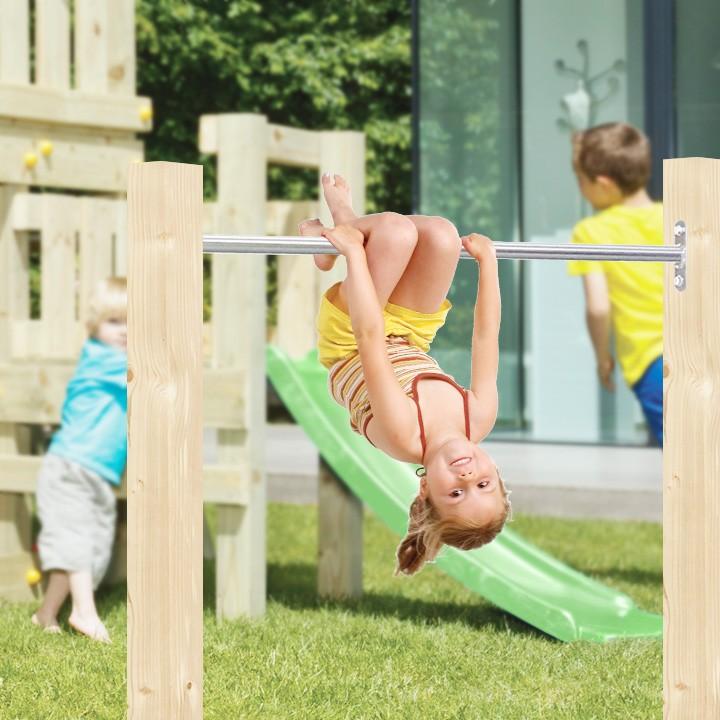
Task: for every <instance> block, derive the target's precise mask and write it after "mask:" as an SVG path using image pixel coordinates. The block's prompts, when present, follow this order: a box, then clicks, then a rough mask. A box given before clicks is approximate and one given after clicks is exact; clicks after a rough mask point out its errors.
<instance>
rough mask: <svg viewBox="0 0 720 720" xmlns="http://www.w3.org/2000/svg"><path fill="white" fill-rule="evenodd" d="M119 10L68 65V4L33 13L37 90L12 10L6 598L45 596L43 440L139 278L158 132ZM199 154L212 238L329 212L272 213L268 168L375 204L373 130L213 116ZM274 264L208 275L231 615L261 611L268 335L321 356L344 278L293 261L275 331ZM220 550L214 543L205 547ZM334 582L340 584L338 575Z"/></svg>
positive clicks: (211, 474)
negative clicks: (144, 169) (210, 165)
mask: <svg viewBox="0 0 720 720" xmlns="http://www.w3.org/2000/svg"><path fill="white" fill-rule="evenodd" d="M109 7H110V6H109V5H108V4H106V3H105V2H85V1H84V0H77V1H76V3H75V22H74V23H73V27H74V47H75V54H74V57H73V58H71V54H70V43H69V38H70V27H71V18H70V15H69V12H68V5H67V3H65V2H46V3H38V4H37V7H36V12H37V16H36V22H35V52H36V57H37V61H36V65H35V67H34V73H33V77H32V78H31V72H30V48H29V47H28V46H27V42H26V43H25V45H23V44H22V40H23V38H25V39H27V38H28V37H29V33H28V32H25V33H23V32H18V28H26V29H27V28H29V22H30V19H29V11H28V4H27V2H25V1H24V0H23V1H22V2H21V1H19V0H18V2H12V3H8V2H5V3H0V49H1V50H0V159H1V160H2V162H0V598H3V599H6V600H10V601H28V600H33V599H35V598H37V597H38V596H39V594H40V592H41V590H42V588H41V587H40V586H37V585H35V586H33V585H29V584H28V582H27V581H26V572H27V570H28V569H29V568H31V567H32V566H33V563H34V560H35V559H34V557H33V553H32V545H33V537H32V528H31V512H32V502H31V501H32V494H33V493H34V491H35V485H36V479H37V473H38V470H39V467H40V464H41V462H42V456H41V455H37V454H36V455H33V454H32V450H33V448H32V447H31V445H32V443H31V436H32V433H31V428H32V426H33V425H35V426H37V425H46V426H47V425H56V424H58V423H59V421H60V411H61V408H62V402H63V399H64V394H65V388H66V386H67V383H68V381H69V380H70V378H71V376H72V373H73V371H74V367H75V364H76V362H77V358H78V355H79V351H80V348H81V346H82V343H83V341H84V339H85V329H84V321H85V318H86V315H87V304H88V298H89V295H90V293H91V292H92V290H93V288H94V285H95V284H96V282H97V281H99V280H100V279H102V278H105V277H107V276H109V275H115V274H117V275H125V274H126V273H127V263H128V260H127V208H126V199H125V195H126V192H127V184H128V173H129V169H130V168H131V167H132V166H133V165H134V164H135V163H137V162H140V161H141V160H142V159H143V144H142V142H141V141H139V140H137V139H136V133H139V132H146V131H149V130H150V129H151V118H152V105H151V102H150V100H149V99H148V98H143V97H137V96H136V95H135V47H134V26H133V18H134V3H133V2H132V0H123V2H113V4H112V11H113V16H112V17H113V22H112V23H109V22H108V15H107V12H109V9H108V8H109ZM118 10H120V12H117V11H118ZM116 13H117V14H116ZM60 38H64V39H65V40H66V41H67V42H66V41H64V40H63V41H61V39H60ZM11 50H12V52H11ZM98 58H100V59H101V60H102V62H98ZM103 63H104V64H103ZM71 66H72V67H73V68H74V85H72V86H71V77H70V76H71V72H70V68H71ZM199 149H200V150H201V151H202V152H203V153H206V154H208V155H214V156H216V157H217V188H218V189H217V197H216V199H215V201H214V202H209V203H205V204H204V207H203V212H202V218H201V221H202V229H203V231H204V232H206V233H212V232H215V231H216V230H218V229H222V230H223V231H230V232H236V233H260V234H266V233H267V234H287V233H294V232H295V229H296V226H297V223H298V222H299V220H301V219H303V218H306V217H309V216H316V215H318V214H320V213H319V211H318V203H317V202H316V201H309V202H308V201H305V202H289V201H277V200H275V201H268V200H267V197H266V184H267V179H266V178H267V166H268V163H276V164H284V165H291V166H298V167H314V168H316V169H318V170H319V168H320V167H323V168H326V169H327V168H330V169H332V170H334V171H336V172H340V173H343V174H344V175H346V176H347V177H348V178H350V180H351V182H352V183H353V190H354V202H355V206H356V208H358V209H359V210H362V208H363V206H364V154H365V150H364V136H363V135H362V133H358V132H351V131H308V130H301V129H296V128H289V127H284V126H280V125H273V124H270V123H269V122H268V121H267V118H265V117H264V116H262V115H250V114H228V115H216V116H211V115H206V116H203V117H202V118H200V119H199ZM319 186H320V183H319V172H318V188H319ZM50 188H51V189H50ZM63 190H64V191H65V194H63V192H62V191H63ZM67 190H71V191H72V192H73V194H72V195H70V194H67ZM80 193H81V194H80ZM325 220H326V221H328V220H329V218H328V217H327V216H326V217H325ZM34 250H36V251H39V255H40V265H41V288H40V311H39V316H38V317H33V316H32V313H31V303H30V264H31V263H30V258H31V254H32V251H34ZM265 262H266V260H265V258H263V257H250V256H247V257H223V258H217V259H215V260H213V261H212V262H211V273H212V314H211V319H210V321H209V322H208V323H206V324H205V326H204V328H203V355H202V367H203V377H204V388H205V390H204V396H203V405H204V414H203V423H204V426H205V427H206V428H214V429H216V430H217V433H218V462H217V464H215V465H207V466H205V467H204V468H203V489H202V494H203V499H204V501H205V502H207V503H213V504H215V505H216V506H217V532H216V535H215V537H214V539H211V541H212V540H214V553H215V558H216V613H217V616H218V617H219V618H234V617H238V616H239V615H250V616H257V615H261V614H263V612H264V610H265V595H266V590H265V572H266V571H265V495H266V492H265V476H264V469H263V452H264V445H263V441H264V430H263V428H264V423H265V402H266V399H265V356H264V352H265V342H266V339H267V337H268V335H269V334H270V333H272V334H273V336H274V338H273V339H274V340H275V341H276V342H277V343H278V344H279V345H280V346H281V347H283V348H284V349H286V350H287V351H289V352H291V353H293V354H302V353H304V352H306V351H307V350H309V349H310V348H311V347H312V345H313V343H314V319H315V314H316V311H317V304H318V302H319V298H320V292H321V290H322V289H323V288H324V287H326V286H327V285H328V284H330V283H332V282H334V279H335V278H336V277H337V275H338V273H339V272H341V268H338V269H336V270H335V271H333V272H330V273H319V272H318V271H317V270H316V269H315V267H314V264H313V263H312V261H311V260H309V259H308V258H296V257H284V258H280V259H279V263H278V276H279V277H278V279H279V286H280V288H281V291H280V292H279V295H278V322H277V327H276V328H274V329H268V328H267V327H266V303H265ZM326 484H327V483H326ZM331 492H332V490H331ZM126 494H127V489H126V483H123V485H122V486H121V487H120V488H119V491H118V492H117V496H118V498H119V499H120V501H121V507H120V512H119V514H118V529H117V540H116V546H115V551H114V553H113V562H112V565H111V568H110V569H109V571H108V575H107V577H106V582H110V583H112V582H117V581H120V580H123V579H124V578H125V568H126V544H127V526H126V524H125V512H124V502H125V498H126ZM131 537H132V535H131ZM326 537H328V538H330V541H331V540H332V538H331V537H330V536H329V535H327V534H326ZM208 544H209V543H208V542H207V538H206V551H207V550H209V549H210V550H212V548H208ZM131 546H132V543H131ZM331 575H332V573H331ZM341 580H342V578H341ZM328 583H329V584H328ZM333 583H334V584H333ZM323 587H325V589H326V590H327V591H328V592H331V591H333V590H335V589H337V587H338V586H337V583H336V582H335V581H334V579H333V577H330V578H329V580H327V581H325V584H324V586H323V585H322V584H321V589H322V588H323ZM341 590H342V587H341V588H340V591H341Z"/></svg>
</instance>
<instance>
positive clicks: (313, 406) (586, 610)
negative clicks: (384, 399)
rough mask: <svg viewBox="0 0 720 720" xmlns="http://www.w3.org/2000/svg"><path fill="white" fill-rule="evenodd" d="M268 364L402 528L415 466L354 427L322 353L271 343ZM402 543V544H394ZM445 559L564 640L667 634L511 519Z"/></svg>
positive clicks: (370, 502)
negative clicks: (294, 352) (298, 353)
mask: <svg viewBox="0 0 720 720" xmlns="http://www.w3.org/2000/svg"><path fill="white" fill-rule="evenodd" d="M267 372H268V376H269V377H270V380H271V381H272V383H273V385H274V387H275V389H276V391H277V393H278V395H279V396H280V398H281V399H282V401H283V403H284V404H285V406H286V407H287V408H288V410H289V411H290V413H291V414H292V415H293V417H294V418H295V420H296V421H297V422H298V423H299V424H300V425H301V426H302V428H303V429H304V430H305V432H306V433H307V435H308V436H309V437H310V439H311V440H312V441H313V443H315V445H316V446H317V448H318V450H319V452H320V454H321V455H322V457H323V458H324V459H325V461H326V462H327V463H328V465H329V466H330V467H331V468H332V469H333V471H334V472H335V473H336V474H337V476H338V477H339V478H341V479H342V481H343V482H344V483H345V484H346V485H347V486H348V487H349V488H350V489H351V490H352V492H353V493H354V494H355V495H357V497H359V498H360V499H361V500H362V501H363V502H364V503H365V504H366V505H367V506H368V507H370V508H371V509H372V511H373V512H374V513H375V514H376V515H377V516H378V517H379V518H380V519H381V520H382V521H383V522H384V523H386V524H387V526H388V527H389V528H391V529H392V530H393V531H394V532H396V533H397V534H398V535H399V536H400V535H404V534H405V531H406V527H407V517H408V516H407V512H408V508H409V506H410V503H411V501H412V499H413V498H414V497H415V494H416V493H417V478H416V476H415V473H414V467H413V466H411V465H407V464H405V463H400V462H397V461H396V460H393V459H392V458H390V457H388V456H387V455H385V454H384V453H382V452H380V451H379V450H376V449H375V448H374V447H372V446H371V445H370V444H369V443H368V442H367V441H366V440H365V438H363V437H361V436H360V435H357V434H356V433H354V432H353V431H352V430H351V429H350V425H349V421H348V415H347V412H346V411H345V409H344V408H342V407H340V406H339V405H338V404H337V403H335V401H334V400H333V399H332V397H330V394H329V392H328V389H327V371H326V370H325V368H323V366H322V365H320V363H319V362H318V361H317V355H316V353H314V352H313V353H310V354H308V356H307V357H305V358H303V359H302V360H291V359H290V358H288V356H287V355H285V354H284V353H283V352H282V351H280V350H278V349H277V348H275V347H272V346H270V347H268V349H267ZM393 549H394V548H393ZM437 566H438V567H439V568H441V569H442V570H443V571H444V572H446V573H447V574H448V575H450V576H451V577H453V578H455V579H456V580H458V581H459V582H461V583H462V584H463V585H465V586H466V587H468V588H469V589H470V590H472V591H474V592H477V593H479V594H480V595H482V596H483V597H485V598H487V599H488V600H489V601H490V602H492V603H494V604H495V605H497V606H498V607H500V608H502V609H503V610H505V611H506V612H509V613H512V614H513V615H515V616H517V617H518V618H520V619H521V620H524V621H525V622H527V623H529V624H530V625H534V626H535V627H536V628H539V629H540V630H542V631H543V632H545V633H548V634H549V635H552V636H553V637H556V638H558V639H559V640H564V641H572V640H592V641H599V642H603V641H607V640H611V639H614V638H620V637H660V636H662V617H661V616H659V615H655V614H652V613H648V612H645V611H643V610H640V609H639V608H638V607H637V606H636V605H635V603H634V602H633V601H632V599H631V598H630V597H628V596H627V595H625V594H624V593H621V592H618V591H616V590H611V589H610V588H608V587H606V586H604V585H602V584H601V583H598V582H596V581H595V580H592V579H590V578H589V577H587V576H585V575H583V574H581V573H579V572H577V571H576V570H573V569H572V568H570V567H568V566H567V565H564V564H563V563H561V562H559V561H558V560H556V559H555V558H553V557H552V556H550V555H548V554H547V553H545V552H543V551H542V550H540V549H539V548H537V547H535V546H534V545H532V544H531V543H529V542H527V541H526V540H523V539H522V538H521V537H520V536H519V535H518V534H517V533H515V532H513V531H512V530H511V529H510V528H508V527H506V528H505V529H504V530H503V532H502V533H501V534H500V535H499V536H498V537H497V538H496V539H495V540H494V541H493V542H492V543H490V544H489V545H486V546H485V547H482V548H480V549H478V550H471V551H469V552H461V551H459V550H456V549H455V548H450V547H446V548H445V549H444V550H443V551H442V552H441V554H440V556H439V557H438V559H437Z"/></svg>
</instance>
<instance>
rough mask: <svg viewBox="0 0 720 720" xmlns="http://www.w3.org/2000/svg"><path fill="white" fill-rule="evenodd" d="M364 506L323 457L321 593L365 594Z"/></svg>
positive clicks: (334, 595)
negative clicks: (363, 553) (363, 559)
mask: <svg viewBox="0 0 720 720" xmlns="http://www.w3.org/2000/svg"><path fill="white" fill-rule="evenodd" d="M362 522H363V506H362V503H361V502H360V500H358V499H357V498H356V497H355V496H354V495H353V494H352V493H351V492H350V490H348V488H347V487H346V486H345V485H344V484H343V483H342V482H341V481H340V480H339V479H338V478H337V476H336V475H335V473H333V471H332V470H331V469H330V467H329V466H328V465H327V464H326V463H325V461H324V460H322V459H321V460H320V473H319V476H318V593H319V594H320V595H321V596H323V597H332V598H347V597H360V595H362V546H363V536H362V529H363V528H362Z"/></svg>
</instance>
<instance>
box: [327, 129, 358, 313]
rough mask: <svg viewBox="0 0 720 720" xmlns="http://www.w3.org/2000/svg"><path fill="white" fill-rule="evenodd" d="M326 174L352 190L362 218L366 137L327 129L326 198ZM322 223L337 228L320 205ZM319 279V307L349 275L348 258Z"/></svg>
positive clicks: (340, 260)
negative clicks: (340, 178)
mask: <svg viewBox="0 0 720 720" xmlns="http://www.w3.org/2000/svg"><path fill="white" fill-rule="evenodd" d="M324 172H332V173H337V174H339V175H342V176H343V177H344V178H345V179H346V180H347V181H348V182H349V183H350V188H351V191H352V204H353V208H354V210H355V212H356V213H357V214H358V215H363V214H364V213H365V135H364V134H363V133H361V132H355V131H354V130H324V131H322V132H321V133H320V167H319V172H318V188H319V197H321V198H322V184H321V182H320V176H321V175H322V173H324ZM320 220H321V221H322V223H323V225H333V222H332V218H331V216H330V211H329V210H328V208H327V205H326V204H325V203H324V202H321V203H320ZM318 274H319V280H318V290H319V292H318V300H317V302H318V306H319V302H320V297H321V295H322V293H324V292H325V290H327V289H328V288H329V287H330V286H331V285H334V284H335V283H336V282H338V281H340V280H343V279H344V278H345V275H346V274H347V265H346V264H345V258H344V257H339V258H338V259H337V262H336V263H335V266H334V267H333V268H332V270H329V271H328V272H320V271H318Z"/></svg>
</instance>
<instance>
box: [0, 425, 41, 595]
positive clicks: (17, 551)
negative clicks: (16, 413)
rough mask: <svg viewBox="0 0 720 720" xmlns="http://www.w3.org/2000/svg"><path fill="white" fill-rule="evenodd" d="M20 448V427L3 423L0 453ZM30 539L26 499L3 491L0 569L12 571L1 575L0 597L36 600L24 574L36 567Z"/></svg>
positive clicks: (1, 500) (30, 525)
mask: <svg viewBox="0 0 720 720" xmlns="http://www.w3.org/2000/svg"><path fill="white" fill-rule="evenodd" d="M21 449H23V448H21V442H20V438H19V434H18V428H17V427H16V426H14V425H11V424H9V423H0V453H17V452H19V451H20V450H21ZM31 537H32V522H31V514H30V509H29V507H28V505H27V503H26V502H25V498H24V497H23V496H22V495H21V494H18V493H4V492H0V567H6V568H7V569H8V571H9V575H3V574H0V597H3V598H5V599H7V600H10V601H12V602H28V601H30V600H32V599H33V597H34V592H33V589H32V588H31V587H30V586H29V585H28V584H27V582H25V571H26V570H28V569H29V568H30V567H31V566H32V564H33V562H32V555H31V552H30V547H31V545H32V542H31ZM10 568H12V569H13V570H10Z"/></svg>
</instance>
